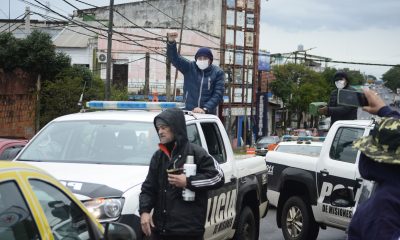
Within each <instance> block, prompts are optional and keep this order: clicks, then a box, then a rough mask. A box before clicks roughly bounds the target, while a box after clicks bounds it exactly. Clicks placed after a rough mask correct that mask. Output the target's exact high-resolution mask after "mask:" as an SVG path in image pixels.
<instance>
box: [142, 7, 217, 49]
mask: <svg viewBox="0 0 400 240" xmlns="http://www.w3.org/2000/svg"><path fill="white" fill-rule="evenodd" d="M145 2H146V3H147V4H148V5H150V6H151V7H153V8H154V9H156V10H157V11H159V12H160V13H162V14H163V15H165V16H167V17H168V18H170V19H172V20H174V21H175V22H177V23H178V24H182V22H179V21H178V20H176V19H175V18H173V17H171V16H169V15H168V14H166V13H165V12H163V11H162V10H161V9H159V8H157V7H156V6H154V5H153V4H151V3H150V2H149V1H145ZM183 26H184V27H185V28H186V29H188V30H191V31H192V32H194V33H195V34H197V35H199V36H200V37H202V38H204V39H206V40H207V41H210V42H212V43H214V44H216V45H219V43H216V42H214V41H212V40H211V39H208V38H206V37H204V36H203V35H201V34H200V33H198V32H197V31H194V30H193V29H192V28H189V27H188V26H186V25H183Z"/></svg>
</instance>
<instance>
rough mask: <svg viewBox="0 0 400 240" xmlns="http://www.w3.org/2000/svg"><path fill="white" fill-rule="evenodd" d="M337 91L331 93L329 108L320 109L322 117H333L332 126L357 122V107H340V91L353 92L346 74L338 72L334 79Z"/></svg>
mask: <svg viewBox="0 0 400 240" xmlns="http://www.w3.org/2000/svg"><path fill="white" fill-rule="evenodd" d="M333 80H334V81H335V86H336V88H337V89H335V90H333V91H332V92H331V95H330V97H329V102H328V106H325V107H321V108H319V109H318V112H319V114H320V115H325V116H328V117H331V126H332V125H333V124H334V123H335V122H336V121H338V120H355V119H357V107H351V106H343V105H338V103H337V95H338V90H339V89H347V90H353V91H355V89H354V88H352V87H351V86H350V81H349V77H348V76H347V74H346V73H345V72H341V71H338V72H336V73H335V76H334V77H333Z"/></svg>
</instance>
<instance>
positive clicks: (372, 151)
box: [353, 118, 400, 164]
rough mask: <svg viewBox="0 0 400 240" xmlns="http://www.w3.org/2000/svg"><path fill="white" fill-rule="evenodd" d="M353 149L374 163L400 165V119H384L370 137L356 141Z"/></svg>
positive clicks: (376, 125)
mask: <svg viewBox="0 0 400 240" xmlns="http://www.w3.org/2000/svg"><path fill="white" fill-rule="evenodd" d="M353 147H354V148H356V149H358V150H360V151H361V152H363V153H364V154H365V155H367V156H368V157H370V158H371V159H372V160H374V161H377V162H383V163H389V164H400V119H395V118H382V119H381V120H379V121H378V122H377V123H376V124H375V127H374V129H373V130H372V131H371V133H370V135H369V136H366V137H361V138H359V139H357V140H356V141H354V142H353Z"/></svg>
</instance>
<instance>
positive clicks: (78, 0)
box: [75, 0, 97, 8]
mask: <svg viewBox="0 0 400 240" xmlns="http://www.w3.org/2000/svg"><path fill="white" fill-rule="evenodd" d="M75 1H77V2H80V3H83V4H86V5H88V6H91V7H94V8H97V6H95V5H92V4H90V3H87V2H84V1H80V0H75Z"/></svg>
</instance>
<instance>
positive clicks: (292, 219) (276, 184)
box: [266, 120, 373, 240]
mask: <svg viewBox="0 0 400 240" xmlns="http://www.w3.org/2000/svg"><path fill="white" fill-rule="evenodd" d="M372 127H373V123H372V121H367V120H352V121H338V122H335V123H334V124H333V126H332V127H331V128H330V130H329V132H328V134H327V136H326V138H325V141H324V143H323V145H322V150H321V152H320V154H319V156H305V155H301V154H292V153H286V152H279V151H270V152H268V153H267V155H266V162H267V168H268V191H267V196H268V200H269V202H270V204H271V205H272V206H275V207H276V208H277V214H276V221H277V225H278V227H280V228H282V232H283V235H284V238H285V239H297V240H300V239H304V240H311V239H316V238H317V236H318V232H319V229H320V228H323V229H325V228H326V226H330V227H335V228H340V229H346V228H347V226H348V224H349V222H350V220H351V217H352V215H353V206H349V207H339V206H337V205H336V206H334V205H332V204H331V199H330V196H331V193H332V191H333V190H335V189H339V188H349V189H352V190H353V192H354V193H355V200H356V201H357V200H358V199H359V197H360V194H361V191H359V189H360V186H361V183H362V179H361V178H360V175H359V172H358V159H359V156H360V153H359V151H357V150H356V149H354V148H352V143H353V141H354V140H356V139H358V138H360V137H361V136H365V135H368V134H369V132H370V130H371V129H372Z"/></svg>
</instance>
